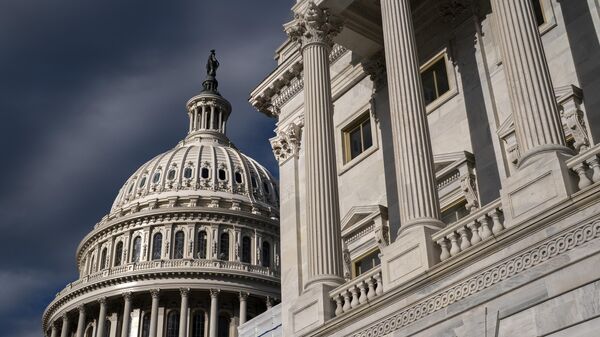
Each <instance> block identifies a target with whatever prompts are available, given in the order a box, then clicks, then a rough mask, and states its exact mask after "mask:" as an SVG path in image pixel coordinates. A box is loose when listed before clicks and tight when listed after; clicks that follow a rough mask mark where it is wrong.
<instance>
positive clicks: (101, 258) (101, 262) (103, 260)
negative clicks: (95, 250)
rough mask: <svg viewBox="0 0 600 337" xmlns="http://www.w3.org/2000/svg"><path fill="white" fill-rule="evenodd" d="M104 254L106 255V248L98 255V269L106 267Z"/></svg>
mask: <svg viewBox="0 0 600 337" xmlns="http://www.w3.org/2000/svg"><path fill="white" fill-rule="evenodd" d="M106 254H107V249H106V247H104V248H103V249H102V253H101V254H100V269H104V268H106V267H107V265H106Z"/></svg>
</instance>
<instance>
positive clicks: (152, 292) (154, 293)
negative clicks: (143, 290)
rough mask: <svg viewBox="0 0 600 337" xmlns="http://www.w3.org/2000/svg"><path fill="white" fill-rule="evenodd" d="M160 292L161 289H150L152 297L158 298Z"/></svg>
mask: <svg viewBox="0 0 600 337" xmlns="http://www.w3.org/2000/svg"><path fill="white" fill-rule="evenodd" d="M159 293H160V290H159V289H150V296H152V298H153V299H154V298H158V295H159Z"/></svg>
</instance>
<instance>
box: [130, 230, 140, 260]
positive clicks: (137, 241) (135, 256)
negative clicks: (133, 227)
mask: <svg viewBox="0 0 600 337" xmlns="http://www.w3.org/2000/svg"><path fill="white" fill-rule="evenodd" d="M141 255H142V237H141V236H136V237H135V239H133V254H132V258H131V260H132V262H136V263H137V262H140V257H141Z"/></svg>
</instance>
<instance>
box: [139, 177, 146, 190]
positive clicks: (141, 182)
mask: <svg viewBox="0 0 600 337" xmlns="http://www.w3.org/2000/svg"><path fill="white" fill-rule="evenodd" d="M144 186H146V177H142V180H140V186H139V187H140V188H142V187H144Z"/></svg>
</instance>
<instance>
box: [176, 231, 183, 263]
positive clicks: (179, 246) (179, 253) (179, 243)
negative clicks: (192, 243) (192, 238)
mask: <svg viewBox="0 0 600 337" xmlns="http://www.w3.org/2000/svg"><path fill="white" fill-rule="evenodd" d="M184 240H185V234H183V231H178V232H177V233H175V245H174V246H175V247H174V251H173V258H174V259H183V248H184V247H183V246H184Z"/></svg>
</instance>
